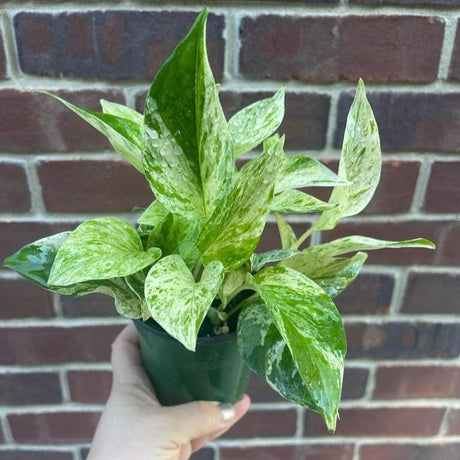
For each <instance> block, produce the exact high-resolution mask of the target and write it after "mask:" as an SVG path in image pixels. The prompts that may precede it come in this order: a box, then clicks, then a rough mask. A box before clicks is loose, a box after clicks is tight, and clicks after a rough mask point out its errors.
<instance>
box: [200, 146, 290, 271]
mask: <svg viewBox="0 0 460 460" xmlns="http://www.w3.org/2000/svg"><path fill="white" fill-rule="evenodd" d="M283 142H284V138H282V139H280V140H279V141H278V142H277V143H276V144H275V145H274V146H273V147H272V148H271V149H269V150H267V151H265V152H264V153H262V154H261V155H260V156H259V157H258V158H257V159H256V160H254V161H252V162H251V163H250V165H249V166H248V167H247V168H245V169H244V171H242V172H241V174H240V175H239V177H238V181H237V182H236V184H235V186H234V188H233V190H232V191H231V192H230V194H229V195H228V196H227V198H226V199H225V200H223V201H222V202H221V204H220V206H219V207H218V208H217V209H216V211H215V212H214V214H213V215H212V216H211V218H210V219H209V220H208V221H207V222H206V224H205V226H204V227H203V231H202V232H201V234H200V236H199V238H198V244H197V246H198V248H199V249H200V251H201V253H202V254H203V260H204V262H205V263H207V262H209V261H211V260H220V261H221V262H222V263H223V264H224V267H225V269H226V270H227V271H229V270H235V269H237V268H239V267H241V265H243V264H244V262H246V261H247V260H248V259H249V257H250V256H251V254H252V252H253V251H254V249H255V248H256V246H257V243H258V242H259V239H260V236H261V235H262V231H263V229H264V227H265V223H266V220H267V217H268V214H269V211H270V204H271V201H272V198H273V188H274V186H273V184H274V180H275V178H276V174H277V166H278V164H279V160H280V157H281V155H282V148H283Z"/></svg>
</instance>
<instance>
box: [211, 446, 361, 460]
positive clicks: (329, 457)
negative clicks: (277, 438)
mask: <svg viewBox="0 0 460 460" xmlns="http://www.w3.org/2000/svg"><path fill="white" fill-rule="evenodd" d="M353 451H354V447H353V445H351V444H340V445H337V444H305V445H297V446H289V445H287V446H267V447H223V448H222V447H221V448H220V458H221V460H255V459H257V460H279V459H283V460H352V459H353Z"/></svg>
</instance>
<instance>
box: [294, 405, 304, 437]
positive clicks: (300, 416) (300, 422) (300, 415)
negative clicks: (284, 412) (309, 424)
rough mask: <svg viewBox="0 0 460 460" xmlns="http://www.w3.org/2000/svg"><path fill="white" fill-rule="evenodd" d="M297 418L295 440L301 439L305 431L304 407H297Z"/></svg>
mask: <svg viewBox="0 0 460 460" xmlns="http://www.w3.org/2000/svg"><path fill="white" fill-rule="evenodd" d="M296 411H297V418H296V426H295V434H294V437H295V438H301V437H302V435H303V431H304V423H305V419H304V416H305V410H304V408H303V407H302V406H299V405H297V407H296Z"/></svg>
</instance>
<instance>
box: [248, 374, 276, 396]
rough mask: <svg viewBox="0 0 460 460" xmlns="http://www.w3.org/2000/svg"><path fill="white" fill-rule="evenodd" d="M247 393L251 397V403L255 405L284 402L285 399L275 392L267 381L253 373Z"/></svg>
mask: <svg viewBox="0 0 460 460" xmlns="http://www.w3.org/2000/svg"><path fill="white" fill-rule="evenodd" d="M246 392H247V393H248V394H249V395H250V396H251V401H252V402H254V403H259V402H282V401H284V398H283V397H282V396H280V395H279V394H278V393H277V392H276V391H275V390H273V388H271V387H270V385H268V383H267V382H265V380H263V379H262V378H261V377H259V376H258V375H256V374H254V373H253V372H251V378H250V380H249V387H248V389H247V390H246Z"/></svg>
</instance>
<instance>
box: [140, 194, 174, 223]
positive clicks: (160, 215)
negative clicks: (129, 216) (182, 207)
mask: <svg viewBox="0 0 460 460" xmlns="http://www.w3.org/2000/svg"><path fill="white" fill-rule="evenodd" d="M168 214H169V211H168V210H167V209H166V208H165V207H164V206H163V205H162V204H161V203H160V202H159V201H158V200H155V201H154V202H153V203H152V204H151V205H150V206H149V207H148V208H147V209H146V210H145V211H144V212H143V213H142V215H141V216H140V217H139V219H137V223H138V224H140V225H149V226H151V227H156V226H157V225H158V224H159V223H160V222H161V221H163V220H164V218H165V217H166V216H167V215H168Z"/></svg>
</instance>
